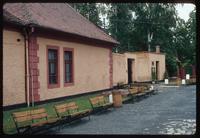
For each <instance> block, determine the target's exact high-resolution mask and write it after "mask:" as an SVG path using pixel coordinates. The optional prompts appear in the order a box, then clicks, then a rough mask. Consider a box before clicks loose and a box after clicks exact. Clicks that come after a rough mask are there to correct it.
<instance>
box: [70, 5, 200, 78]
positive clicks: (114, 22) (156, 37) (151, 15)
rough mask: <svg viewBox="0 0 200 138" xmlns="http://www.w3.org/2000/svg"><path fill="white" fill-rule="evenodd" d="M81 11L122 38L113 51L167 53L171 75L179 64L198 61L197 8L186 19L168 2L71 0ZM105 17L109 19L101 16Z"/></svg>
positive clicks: (185, 64) (167, 62)
mask: <svg viewBox="0 0 200 138" xmlns="http://www.w3.org/2000/svg"><path fill="white" fill-rule="evenodd" d="M71 6H72V7H74V8H75V9H76V10H77V11H78V12H80V13H81V14H82V15H83V16H85V17H86V18H88V19H89V20H90V21H92V22H93V23H95V24H97V25H98V26H100V27H102V28H104V30H106V31H107V32H108V33H109V34H110V35H111V36H113V37H114V38H115V39H116V40H118V41H119V42H120V45H119V46H118V47H117V48H114V49H113V51H114V52H126V51H130V52H132V51H147V50H150V51H155V46H156V45H159V46H160V48H161V52H164V53H165V54H166V67H167V71H168V73H169V76H172V75H176V71H177V67H178V66H179V67H180V66H182V67H185V66H188V65H190V64H196V53H195V47H196V9H194V10H193V11H192V12H191V13H190V18H189V20H188V21H187V22H185V21H184V20H183V19H181V18H179V17H178V16H177V11H176V8H175V4H168V3H134V4H133V3H106V4H103V3H98V4H96V3H71ZM102 16H104V17H106V18H107V21H108V23H107V24H105V22H104V21H101V20H100V17H102Z"/></svg>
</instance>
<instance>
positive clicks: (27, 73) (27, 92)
mask: <svg viewBox="0 0 200 138" xmlns="http://www.w3.org/2000/svg"><path fill="white" fill-rule="evenodd" d="M23 36H24V42H25V92H26V100H27V106H28V107H29V106H30V100H29V77H30V75H29V64H28V63H29V62H28V32H27V30H26V28H23Z"/></svg>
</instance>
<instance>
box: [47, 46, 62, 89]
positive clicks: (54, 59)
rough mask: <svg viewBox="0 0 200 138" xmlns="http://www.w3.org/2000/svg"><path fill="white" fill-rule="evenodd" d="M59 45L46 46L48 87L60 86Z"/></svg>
mask: <svg viewBox="0 0 200 138" xmlns="http://www.w3.org/2000/svg"><path fill="white" fill-rule="evenodd" d="M59 57H60V54H59V47H57V46H47V82H48V88H58V87H60V67H59V66H60V65H59Z"/></svg>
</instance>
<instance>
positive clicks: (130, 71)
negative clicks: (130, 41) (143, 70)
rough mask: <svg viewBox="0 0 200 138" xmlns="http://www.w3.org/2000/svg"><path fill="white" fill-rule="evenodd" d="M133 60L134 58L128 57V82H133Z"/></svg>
mask: <svg viewBox="0 0 200 138" xmlns="http://www.w3.org/2000/svg"><path fill="white" fill-rule="evenodd" d="M133 61H134V59H130V58H128V61H127V62H128V84H130V83H133Z"/></svg>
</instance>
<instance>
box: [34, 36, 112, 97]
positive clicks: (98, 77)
mask: <svg viewBox="0 0 200 138" xmlns="http://www.w3.org/2000/svg"><path fill="white" fill-rule="evenodd" d="M37 43H38V44H39V51H38V54H39V64H38V68H39V72H40V76H39V81H40V90H39V93H40V100H47V99H52V98H57V97H63V96H70V95H76V94H81V93H84V92H91V91H97V90H102V89H108V88H110V78H109V76H110V74H109V69H110V65H109V52H110V49H108V48H103V47H94V46H89V45H85V44H79V43H72V42H66V41H58V40H53V39H47V38H42V37H38V38H37ZM47 45H51V46H59V51H60V56H59V57H60V87H59V88H53V89H48V88H47V56H46V54H47V53H46V51H47V50H46V48H47ZM63 48H74V85H72V86H67V87H64V76H63Z"/></svg>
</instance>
